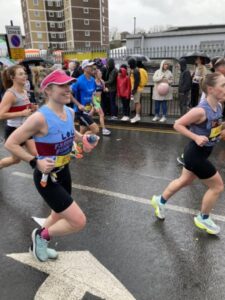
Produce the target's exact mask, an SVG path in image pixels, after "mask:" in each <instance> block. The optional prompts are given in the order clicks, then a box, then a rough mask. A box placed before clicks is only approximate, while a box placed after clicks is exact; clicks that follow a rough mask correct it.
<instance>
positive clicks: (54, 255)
mask: <svg viewBox="0 0 225 300" xmlns="http://www.w3.org/2000/svg"><path fill="white" fill-rule="evenodd" d="M29 252H30V253H32V254H33V244H32V245H31V246H30V248H29ZM47 253H48V258H49V259H57V258H58V253H57V251H56V250H55V249H52V248H47Z"/></svg>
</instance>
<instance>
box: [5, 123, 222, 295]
mask: <svg viewBox="0 0 225 300" xmlns="http://www.w3.org/2000/svg"><path fill="white" fill-rule="evenodd" d="M110 128H111V129H112V135H111V136H110V137H101V139H100V142H99V145H98V147H97V148H96V149H95V150H94V151H93V152H92V153H90V154H87V155H85V158H84V159H81V160H75V159H73V160H72V162H71V166H70V168H71V175H72V181H73V192H72V195H73V198H74V200H75V201H76V202H77V203H78V205H80V207H81V208H82V210H83V211H84V212H85V214H86V216H87V220H88V221H87V226H86V228H85V229H84V230H83V231H82V232H80V233H77V234H73V235H69V236H66V237H57V238H54V239H53V240H52V241H51V243H50V245H51V247H53V248H55V249H56V250H57V251H58V252H59V259H58V260H57V261H55V262H48V263H39V262H37V261H35V260H34V259H33V257H32V256H31V255H30V254H29V253H28V247H29V245H30V241H31V238H30V235H31V232H32V230H33V229H34V228H35V227H36V226H37V225H36V224H34V222H33V221H32V220H31V216H32V215H35V216H38V217H46V216H47V215H48V213H49V209H48V207H47V205H46V204H45V203H44V201H43V200H42V199H41V197H40V195H39V194H38V193H37V191H36V189H35V187H34V185H33V181H32V170H31V168H30V166H29V165H28V164H26V163H23V162H22V163H20V164H18V165H16V166H12V167H9V168H6V169H3V170H0V182H1V190H0V220H1V226H0V237H1V240H0V265H1V268H0V299H1V300H14V299H17V300H24V299H26V300H32V299H36V300H65V299H69V300H77V299H78V300H79V299H82V300H103V299H106V300H129V299H137V300H165V299H166V300H181V299H185V300H186V299H187V300H224V299H225V285H224V282H225V259H224V249H225V203H224V193H223V194H222V195H221V197H220V199H219V201H218V203H217V205H216V207H215V209H214V210H213V214H214V219H215V221H216V222H217V223H218V224H219V225H220V227H221V233H220V235H219V236H218V237H216V236H209V235H207V234H206V233H204V232H201V231H199V230H198V229H197V228H195V226H194V224H193V216H194V215H195V214H196V213H197V211H198V209H199V207H200V202H201V197H202V195H203V193H204V191H205V188H204V186H203V185H202V184H201V183H200V182H199V181H196V182H195V183H194V184H193V185H192V186H190V187H187V188H185V189H183V190H182V191H180V192H179V193H177V194H176V195H175V196H174V197H172V198H171V200H170V202H169V204H168V206H167V212H166V220H165V221H164V222H160V221H158V220H157V219H156V218H155V216H154V212H153V210H152V208H151V206H150V205H149V199H150V197H151V196H152V195H153V194H160V193H161V192H162V190H163V189H164V188H165V187H166V186H167V184H168V183H169V182H170V181H171V180H172V179H174V178H176V177H177V176H179V174H180V171H181V168H180V167H179V166H177V164H176V157H177V155H179V154H180V153H181V152H182V151H183V147H184V145H185V144H186V143H187V139H186V138H184V137H182V136H180V135H179V134H177V133H175V132H174V131H173V130H163V129H160V130H158V129H157V128H155V129H152V128H141V127H133V126H132V127H129V126H128V128H126V127H123V128H121V126H115V124H114V125H110ZM6 155H7V151H6V150H5V149H4V147H3V144H0V157H4V156H6ZM211 160H212V162H213V163H214V164H215V165H216V166H217V168H218V169H219V170H220V173H221V175H222V178H223V180H224V181H225V142H221V143H220V144H219V145H218V146H217V147H216V149H215V151H214V152H213V154H212V157H211Z"/></svg>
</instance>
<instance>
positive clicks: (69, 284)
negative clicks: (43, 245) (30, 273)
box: [7, 251, 135, 300]
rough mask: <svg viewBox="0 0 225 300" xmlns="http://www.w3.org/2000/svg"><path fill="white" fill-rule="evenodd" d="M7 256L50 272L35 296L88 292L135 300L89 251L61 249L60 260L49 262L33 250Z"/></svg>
mask: <svg viewBox="0 0 225 300" xmlns="http://www.w3.org/2000/svg"><path fill="white" fill-rule="evenodd" d="M7 256H8V257H10V258H13V259H15V260H17V261H19V262H21V263H23V264H26V265H29V266H31V267H32V268H35V269H37V270H39V271H41V272H44V273H46V274H49V276H48V278H47V279H46V280H45V281H44V282H43V284H42V285H41V287H40V288H39V290H38V291H37V293H36V295H35V297H34V300H43V299H48V300H65V299H66V300H82V299H84V298H85V295H87V293H89V294H91V295H92V296H93V298H94V297H96V298H97V297H101V299H102V300H103V299H104V300H115V299H116V300H124V299H126V300H135V298H134V297H133V296H132V295H131V294H130V292H129V291H128V290H127V289H126V288H125V287H124V286H123V285H122V284H121V283H120V282H119V280H118V279H117V278H116V277H115V276H114V275H113V274H112V273H110V272H109V270H107V269H106V268H105V267H104V266H103V265H102V264H101V263H100V262H99V261H98V260H97V259H96V258H95V257H94V256H93V255H92V254H91V253H90V252H89V251H71V252H70V251H65V252H59V258H58V259H57V260H55V261H47V262H45V263H40V262H38V261H37V260H35V259H34V258H33V257H32V255H30V253H13V254H8V255H7Z"/></svg>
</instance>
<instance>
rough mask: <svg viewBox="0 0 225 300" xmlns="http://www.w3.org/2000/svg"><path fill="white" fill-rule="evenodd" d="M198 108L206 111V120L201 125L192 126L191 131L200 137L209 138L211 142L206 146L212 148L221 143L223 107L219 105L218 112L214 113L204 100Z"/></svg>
mask: <svg viewBox="0 0 225 300" xmlns="http://www.w3.org/2000/svg"><path fill="white" fill-rule="evenodd" d="M197 107H201V108H203V109H204V110H205V113H206V120H205V121H204V122H203V123H201V124H192V125H191V126H190V130H191V131H192V132H194V133H196V134H198V135H204V136H207V137H208V139H209V142H207V143H206V144H205V146H207V147H212V146H214V145H215V144H216V143H218V142H219V140H220V139H219V136H220V134H221V131H222V117H223V116H222V106H221V105H220V104H219V103H218V105H217V108H216V111H214V110H213V109H212V108H211V106H210V105H209V103H208V102H207V100H202V101H201V102H200V103H199V105H198V106H197Z"/></svg>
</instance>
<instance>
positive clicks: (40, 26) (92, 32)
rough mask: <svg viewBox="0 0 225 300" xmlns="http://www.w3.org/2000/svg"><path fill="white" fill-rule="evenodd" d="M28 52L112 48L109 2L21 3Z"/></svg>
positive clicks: (32, 0) (42, 0) (40, 0)
mask: <svg viewBox="0 0 225 300" xmlns="http://www.w3.org/2000/svg"><path fill="white" fill-rule="evenodd" d="M21 6H22V13H23V20H24V30H25V41H26V48H38V49H62V50H66V49H67V50H70V49H71V50H73V49H76V50H78V49H84V48H86V49H91V48H97V47H98V48H108V47H109V18H108V0H64V1H62V0H54V1H48V0H21Z"/></svg>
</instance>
